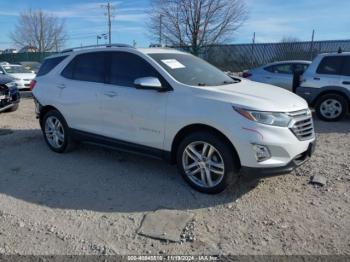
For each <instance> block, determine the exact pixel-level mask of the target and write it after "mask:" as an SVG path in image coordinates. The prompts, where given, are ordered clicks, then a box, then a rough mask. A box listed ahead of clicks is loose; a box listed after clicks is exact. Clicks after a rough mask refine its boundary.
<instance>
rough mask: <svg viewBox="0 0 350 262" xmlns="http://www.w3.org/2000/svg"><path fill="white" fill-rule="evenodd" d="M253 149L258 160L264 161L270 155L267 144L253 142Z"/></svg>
mask: <svg viewBox="0 0 350 262" xmlns="http://www.w3.org/2000/svg"><path fill="white" fill-rule="evenodd" d="M253 149H254V152H255V158H256V160H257V161H258V162H262V161H265V160H267V159H269V158H270V157H271V154H270V150H269V148H268V147H267V146H263V145H257V144H253Z"/></svg>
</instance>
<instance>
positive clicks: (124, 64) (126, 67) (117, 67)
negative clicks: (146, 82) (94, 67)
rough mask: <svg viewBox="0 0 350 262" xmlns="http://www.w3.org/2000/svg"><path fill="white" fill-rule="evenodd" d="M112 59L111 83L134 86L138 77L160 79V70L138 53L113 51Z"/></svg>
mask: <svg viewBox="0 0 350 262" xmlns="http://www.w3.org/2000/svg"><path fill="white" fill-rule="evenodd" d="M110 59H111V66H110V79H109V83H110V84H113V85H119V86H129V87H134V81H135V80H136V79H137V78H142V77H157V78H159V79H160V76H159V74H158V72H157V71H156V70H155V69H154V68H153V67H152V66H151V65H150V64H149V63H148V62H147V61H145V60H144V59H142V58H141V57H139V56H138V55H135V54H132V53H127V52H113V53H112V54H111V57H110Z"/></svg>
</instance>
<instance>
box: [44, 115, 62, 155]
mask: <svg viewBox="0 0 350 262" xmlns="http://www.w3.org/2000/svg"><path fill="white" fill-rule="evenodd" d="M45 136H46V138H47V141H48V142H49V144H50V145H51V146H52V147H53V148H56V149H60V148H61V147H62V146H63V144H64V129H63V125H62V123H61V122H60V120H59V119H58V118H57V117H55V116H50V117H48V118H47V119H46V122H45Z"/></svg>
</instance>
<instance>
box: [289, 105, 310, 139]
mask: <svg viewBox="0 0 350 262" xmlns="http://www.w3.org/2000/svg"><path fill="white" fill-rule="evenodd" d="M287 114H288V115H289V116H290V117H291V118H292V121H291V122H290V124H289V129H290V130H291V131H292V133H293V134H294V135H295V136H296V137H297V138H298V139H299V140H300V141H304V140H309V139H312V138H314V137H315V131H314V123H313V121H312V115H311V112H310V110H309V109H305V110H301V111H296V112H290V113H287Z"/></svg>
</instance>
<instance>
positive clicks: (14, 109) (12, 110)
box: [5, 104, 19, 113]
mask: <svg viewBox="0 0 350 262" xmlns="http://www.w3.org/2000/svg"><path fill="white" fill-rule="evenodd" d="M18 108H19V104H15V105H14V106H13V107H11V108H9V109H8V110H6V111H5V112H6V113H10V112H15V111H17V109H18Z"/></svg>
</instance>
